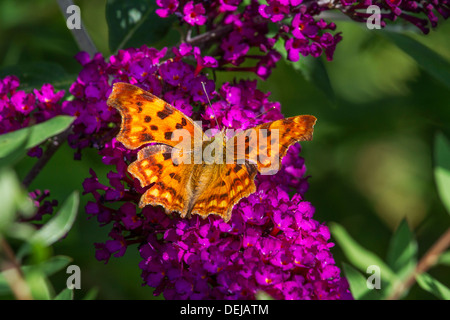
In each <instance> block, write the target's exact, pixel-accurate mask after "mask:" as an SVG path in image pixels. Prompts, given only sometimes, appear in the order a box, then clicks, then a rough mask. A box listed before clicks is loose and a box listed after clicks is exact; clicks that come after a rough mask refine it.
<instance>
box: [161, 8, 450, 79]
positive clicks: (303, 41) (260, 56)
mask: <svg viewBox="0 0 450 320" xmlns="http://www.w3.org/2000/svg"><path fill="white" fill-rule="evenodd" d="M156 3H157V5H158V6H159V9H157V10H156V13H157V14H158V15H159V16H160V17H162V18H166V17H168V16H170V15H176V16H177V17H179V19H180V22H182V23H185V24H187V25H189V26H191V27H196V28H198V27H200V26H202V27H203V28H204V30H202V33H201V34H199V35H198V36H196V37H192V36H191V33H189V36H188V37H187V38H186V41H187V42H191V43H196V42H197V41H199V40H205V39H207V41H210V42H214V41H216V42H218V43H219V47H218V48H217V50H216V51H215V56H216V55H217V56H218V57H220V58H219V59H218V60H219V65H220V68H221V69H224V70H239V71H241V70H246V71H251V72H255V73H256V74H257V75H258V76H259V77H261V78H262V79H267V77H268V76H269V75H270V73H271V69H272V68H273V67H274V66H275V64H276V62H277V61H278V60H279V59H280V52H279V50H280V49H279V48H280V46H279V45H277V43H281V44H282V45H283V46H284V50H285V51H286V56H287V58H288V60H290V61H298V60H299V59H300V57H301V56H308V55H311V56H313V57H319V56H321V55H322V54H325V56H326V58H327V59H328V60H332V58H333V54H334V51H335V49H336V45H337V44H338V43H339V42H340V41H341V40H342V36H341V34H340V33H339V32H338V33H334V31H335V29H336V24H335V23H334V22H332V21H330V22H328V21H326V20H325V19H324V18H322V16H324V13H326V12H329V11H334V12H336V13H339V14H342V15H346V16H347V17H349V18H350V19H353V20H355V21H358V22H366V21H367V19H368V18H369V17H370V16H371V14H372V13H371V12H368V11H367V8H368V7H369V6H371V5H376V6H378V7H379V8H380V9H381V11H382V12H383V13H382V14H381V23H382V26H385V25H386V21H388V20H391V21H395V20H397V19H403V20H405V21H408V22H410V23H412V24H414V25H416V26H417V27H418V28H420V29H421V30H422V31H423V32H424V33H428V31H429V27H430V25H431V27H435V26H436V25H437V22H438V14H440V15H441V16H442V17H443V18H445V19H447V18H448V17H449V15H450V7H449V3H450V2H449V1H448V0H444V1H437V0H433V1H405V0H403V1H402V0H379V1H377V0H373V1H372V0H365V1H355V0H329V1H308V0H267V1H266V3H261V2H260V1H257V0H251V1H249V2H248V1H242V0H214V1H200V0H198V1H192V0H190V1H181V0H180V1H179V0H157V1H156ZM424 17H426V18H424ZM192 30H193V29H190V31H192ZM333 33H334V34H333ZM249 60H254V61H256V63H250V62H247V63H245V65H246V66H245V67H242V66H241V65H242V64H244V62H246V61H249ZM248 64H252V66H250V67H249V66H247V65H248ZM230 65H231V66H232V67H230ZM239 66H241V67H239Z"/></svg>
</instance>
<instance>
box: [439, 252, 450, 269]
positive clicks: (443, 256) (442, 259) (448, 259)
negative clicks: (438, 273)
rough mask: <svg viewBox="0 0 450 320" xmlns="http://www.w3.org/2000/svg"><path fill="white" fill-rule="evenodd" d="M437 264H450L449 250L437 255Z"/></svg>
mask: <svg viewBox="0 0 450 320" xmlns="http://www.w3.org/2000/svg"><path fill="white" fill-rule="evenodd" d="M438 264H441V265H444V266H450V251H446V252H444V253H443V254H441V256H440V257H439V260H438Z"/></svg>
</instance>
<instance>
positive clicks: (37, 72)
mask: <svg viewBox="0 0 450 320" xmlns="http://www.w3.org/2000/svg"><path fill="white" fill-rule="evenodd" d="M10 74H14V75H16V76H17V77H19V79H20V87H19V89H20V90H24V91H26V92H31V91H33V89H35V88H40V87H41V86H42V85H43V84H45V83H51V84H52V86H53V87H54V88H55V89H56V90H61V89H69V88H70V86H71V84H72V83H73V82H74V81H75V79H76V75H75V74H69V73H67V71H66V70H65V69H64V68H63V67H62V66H61V65H60V64H58V63H55V62H48V61H39V62H36V61H35V62H30V63H21V64H19V65H14V66H7V67H4V68H2V69H0V78H3V77H5V76H7V75H10Z"/></svg>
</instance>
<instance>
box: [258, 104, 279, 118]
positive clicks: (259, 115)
mask: <svg viewBox="0 0 450 320" xmlns="http://www.w3.org/2000/svg"><path fill="white" fill-rule="evenodd" d="M273 109H275V106H273V107H272V108H270V109H269V110H266V111H264V112H262V113H260V114H258V115H257V116H255V117H254V118H253V119H256V118H259V117H261V116H262V115H265V114H266V113H268V112H269V111H270V110H273Z"/></svg>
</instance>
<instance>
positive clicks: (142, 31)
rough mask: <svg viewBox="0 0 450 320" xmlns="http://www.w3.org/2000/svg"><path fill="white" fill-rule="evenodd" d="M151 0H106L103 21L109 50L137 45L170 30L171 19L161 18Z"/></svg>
mask: <svg viewBox="0 0 450 320" xmlns="http://www.w3.org/2000/svg"><path fill="white" fill-rule="evenodd" d="M156 8H157V6H156V3H155V2H154V1H152V0H135V1H127V0H108V1H107V3H106V22H107V24H108V30H109V48H110V50H111V52H117V51H118V50H120V49H124V48H129V47H140V46H141V45H143V44H151V43H153V42H155V41H158V40H160V39H161V38H162V37H164V36H165V35H166V33H167V32H168V31H169V30H170V27H171V25H172V23H173V21H174V20H173V19H172V18H165V19H162V18H160V17H159V16H158V15H157V14H156V13H155V9H156Z"/></svg>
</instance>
